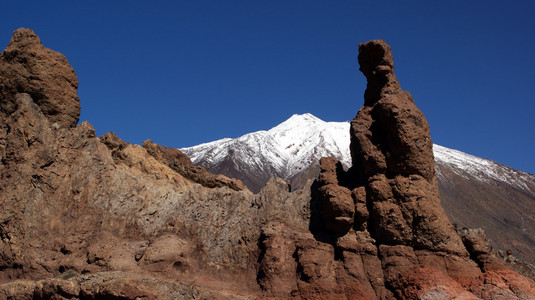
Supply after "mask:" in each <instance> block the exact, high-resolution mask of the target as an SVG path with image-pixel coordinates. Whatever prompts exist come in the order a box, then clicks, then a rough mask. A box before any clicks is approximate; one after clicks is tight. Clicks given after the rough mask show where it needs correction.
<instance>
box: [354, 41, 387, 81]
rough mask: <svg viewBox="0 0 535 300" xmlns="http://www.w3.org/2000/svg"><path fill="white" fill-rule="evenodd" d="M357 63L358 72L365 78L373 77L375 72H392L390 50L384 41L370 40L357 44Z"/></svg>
mask: <svg viewBox="0 0 535 300" xmlns="http://www.w3.org/2000/svg"><path fill="white" fill-rule="evenodd" d="M358 61H359V65H360V71H362V73H364V75H365V76H366V77H369V76H370V75H374V74H375V73H376V72H377V71H380V72H381V73H388V72H392V71H393V70H394V58H393V57H392V49H391V48H390V46H389V45H388V44H387V43H386V42H385V41H384V40H371V41H368V42H366V43H362V44H359V55H358Z"/></svg>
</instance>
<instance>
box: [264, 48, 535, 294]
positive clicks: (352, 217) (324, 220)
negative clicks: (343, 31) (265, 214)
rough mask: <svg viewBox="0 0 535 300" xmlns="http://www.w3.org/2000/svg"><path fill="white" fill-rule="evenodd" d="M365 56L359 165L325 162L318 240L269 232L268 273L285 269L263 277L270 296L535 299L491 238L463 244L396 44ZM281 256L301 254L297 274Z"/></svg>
mask: <svg viewBox="0 0 535 300" xmlns="http://www.w3.org/2000/svg"><path fill="white" fill-rule="evenodd" d="M358 60H359V64H360V70H361V71H362V72H363V73H364V75H365V76H366V78H367V80H368V85H367V89H366V92H365V95H364V106H363V107H362V108H361V109H360V111H359V112H358V114H357V116H356V117H355V118H354V119H353V121H352V122H351V134H350V136H351V155H352V159H353V167H352V168H351V169H349V170H348V171H347V172H344V171H343V169H342V166H341V164H340V162H337V161H336V160H334V159H332V158H323V159H321V161H320V163H321V171H320V175H319V179H318V181H317V184H316V186H315V187H313V189H314V190H315V193H314V195H315V197H316V198H315V199H316V201H313V203H312V206H311V214H312V215H311V228H310V229H311V231H312V233H313V237H311V236H310V234H306V233H305V232H303V233H301V234H300V235H296V234H295V233H293V235H290V234H282V235H281V234H277V233H276V232H280V231H282V230H281V229H279V230H276V231H274V230H272V229H271V228H270V229H268V230H265V231H264V236H263V237H264V242H263V245H264V247H265V249H264V253H265V254H264V256H263V260H262V261H261V262H262V264H261V266H262V268H261V270H264V269H268V270H272V271H275V272H278V276H275V275H274V274H269V273H268V272H265V271H264V272H262V273H261V274H262V275H264V277H262V278H261V279H262V280H261V281H259V282H260V284H261V285H262V286H263V287H264V290H265V291H267V292H271V291H272V292H271V295H273V296H275V297H279V296H281V295H280V294H277V293H280V291H285V292H286V295H287V294H288V293H290V294H299V295H301V296H304V297H305V298H320V297H322V298H332V299H366V298H367V299H391V298H398V299H453V298H456V299H478V298H484V299H500V298H502V297H504V298H507V299H525V298H533V297H535V294H534V287H535V286H534V282H533V281H531V280H529V279H527V278H525V277H522V276H521V275H519V274H517V273H515V272H513V271H511V270H509V269H508V268H507V267H505V265H504V264H503V263H502V262H501V261H500V260H499V259H497V258H496V257H494V256H493V255H492V254H491V253H490V248H489V245H488V243H485V239H484V238H483V237H482V236H481V235H479V234H474V232H475V231H468V232H464V233H463V238H461V236H459V234H458V233H457V232H456V230H455V228H454V227H453V225H452V224H451V223H450V222H449V220H448V218H447V216H446V214H445V213H444V210H443V209H442V207H441V205H440V199H439V192H438V186H437V177H436V173H435V167H434V158H433V152H432V142H431V139H430V135H429V125H428V123H427V120H426V119H425V117H424V116H423V114H422V113H421V112H420V110H419V109H418V108H417V107H416V106H415V104H414V101H413V99H412V97H411V95H410V94H409V93H408V92H405V91H403V90H402V89H401V87H400V84H399V82H398V80H397V78H396V76H395V74H394V72H393V71H394V64H393V59H392V54H391V50H390V47H389V46H388V45H387V44H386V43H385V42H384V41H381V40H376V41H370V42H367V43H364V44H361V45H360V46H359V57H358ZM314 195H313V196H314ZM274 252H275V253H277V254H279V257H281V258H282V259H281V260H282V261H287V260H289V255H290V253H294V254H293V257H294V259H295V262H292V264H293V268H290V269H288V264H285V265H284V267H283V266H282V263H281V260H277V259H274V258H273V257H274V256H276V255H275V254H274ZM266 265H267V266H266ZM291 266H292V265H291ZM295 274H297V275H295ZM270 278H272V279H271V280H269V279H270ZM281 279H282V280H281ZM292 279H295V280H296V281H297V284H296V285H289V284H288V282H293V280H292ZM266 281H267V282H266ZM274 285H276V286H277V288H274Z"/></svg>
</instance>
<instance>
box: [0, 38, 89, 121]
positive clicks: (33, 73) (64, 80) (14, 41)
mask: <svg viewBox="0 0 535 300" xmlns="http://www.w3.org/2000/svg"><path fill="white" fill-rule="evenodd" d="M77 88H78V80H77V78H76V73H74V70H73V68H72V67H71V66H70V65H69V62H68V61H67V59H66V58H65V56H63V55H62V54H61V53H58V52H55V51H52V50H50V49H48V48H46V47H44V46H43V45H42V44H41V40H40V39H39V37H38V36H37V35H35V33H34V32H33V31H32V30H30V29H23V28H21V29H19V30H17V31H15V32H14V33H13V37H12V38H11V41H10V42H9V45H8V46H7V48H6V49H5V50H4V52H2V56H1V58H0V99H2V100H1V102H0V107H1V108H2V110H3V111H4V112H7V113H12V112H14V111H15V110H16V109H17V107H16V104H17V102H16V101H15V96H16V94H17V93H27V94H29V95H30V97H31V98H32V99H33V101H34V102H35V103H36V104H37V105H38V106H39V108H40V109H41V111H42V112H43V114H44V115H45V116H46V117H47V118H48V120H49V122H50V124H51V125H53V126H61V127H69V128H71V127H74V126H76V124H77V123H78V117H79V116H80V100H79V99H78V95H77V93H76V89H77Z"/></svg>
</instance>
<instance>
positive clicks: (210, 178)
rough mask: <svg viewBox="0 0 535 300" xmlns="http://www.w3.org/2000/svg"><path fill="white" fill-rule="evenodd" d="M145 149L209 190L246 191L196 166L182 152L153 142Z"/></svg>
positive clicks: (236, 181) (144, 144) (144, 146)
mask: <svg viewBox="0 0 535 300" xmlns="http://www.w3.org/2000/svg"><path fill="white" fill-rule="evenodd" d="M143 148H145V150H147V152H148V153H149V154H150V155H152V156H153V157H154V158H156V159H157V160H158V161H159V162H161V163H163V164H166V165H167V166H169V167H170V168H171V169H173V170H175V171H176V172H178V173H179V174H180V175H182V176H184V177H185V178H187V179H190V180H193V181H195V182H197V183H200V184H201V185H203V186H205V187H208V188H215V187H223V186H228V187H229V188H231V189H233V190H235V191H241V190H243V189H245V185H244V184H243V183H242V182H241V181H239V180H237V179H233V178H232V179H231V178H228V177H227V176H224V175H215V174H212V173H209V172H208V171H206V170H205V169H204V168H202V167H198V166H195V165H194V164H193V163H192V162H191V160H190V159H189V157H188V156H187V155H185V154H184V153H182V151H180V150H178V149H174V148H169V147H164V146H160V145H158V144H154V143H153V142H152V141H151V140H147V141H144V142H143Z"/></svg>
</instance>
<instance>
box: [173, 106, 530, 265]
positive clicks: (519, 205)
mask: <svg viewBox="0 0 535 300" xmlns="http://www.w3.org/2000/svg"><path fill="white" fill-rule="evenodd" d="M349 143H350V138H349V122H324V121H322V120H320V119H318V118H316V117H314V116H313V115H311V114H304V115H293V116H292V117H291V118H289V119H288V120H286V121H285V122H283V123H281V124H280V125H278V126H276V127H274V128H272V129H270V130H268V131H257V132H253V133H249V134H246V135H244V136H241V137H239V138H235V139H222V140H218V141H215V142H211V143H206V144H202V145H198V146H194V147H189V148H184V149H181V150H182V151H184V152H185V153H186V154H187V155H188V156H189V157H190V158H191V159H192V161H193V163H195V164H197V165H200V166H203V167H205V168H206V169H207V170H208V171H210V172H212V173H219V174H224V175H227V176H229V177H234V178H238V179H240V180H241V181H242V182H243V183H244V184H245V185H247V187H248V188H249V189H250V190H251V191H253V192H258V191H259V190H260V189H261V188H262V187H263V186H264V185H265V183H266V182H267V181H268V180H269V179H270V178H271V177H274V176H277V177H281V178H284V179H286V180H287V181H289V182H290V184H291V187H292V188H297V189H298V188H301V187H303V186H306V182H307V181H308V180H309V179H311V178H317V176H318V174H319V166H318V160H319V159H320V158H321V157H323V156H334V157H336V158H337V159H340V160H341V161H342V163H343V164H344V165H345V167H349V166H350V165H351V155H350V151H349ZM433 152H434V155H435V163H436V170H437V176H438V186H439V190H440V199H441V204H442V206H443V207H444V210H445V211H446V213H447V215H448V217H449V218H450V220H451V221H452V222H453V223H455V224H457V225H459V226H460V227H467V228H483V229H484V230H485V233H486V234H487V236H488V237H489V238H490V239H491V241H492V245H493V247H496V249H501V250H502V251H505V250H512V251H513V253H514V255H515V256H516V257H519V258H521V259H523V260H525V261H527V262H530V263H532V264H535V235H534V233H535V175H532V174H529V173H525V172H522V171H518V170H514V169H512V168H510V167H508V166H505V165H500V164H498V163H495V162H493V161H491V160H488V159H483V158H479V157H475V156H472V155H469V154H466V153H463V152H461V151H457V150H453V149H448V148H446V147H442V146H439V145H434V146H433Z"/></svg>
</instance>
